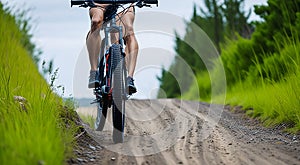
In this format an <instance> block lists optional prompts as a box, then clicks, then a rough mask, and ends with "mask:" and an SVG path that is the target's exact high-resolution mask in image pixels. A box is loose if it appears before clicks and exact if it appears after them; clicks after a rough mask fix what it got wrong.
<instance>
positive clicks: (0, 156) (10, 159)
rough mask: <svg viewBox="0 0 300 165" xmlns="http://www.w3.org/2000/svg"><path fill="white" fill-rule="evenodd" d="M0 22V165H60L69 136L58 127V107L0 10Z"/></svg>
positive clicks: (12, 24)
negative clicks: (21, 99)
mask: <svg viewBox="0 0 300 165" xmlns="http://www.w3.org/2000/svg"><path fill="white" fill-rule="evenodd" d="M0 22H1V24H0V36H1V38H0V50H1V51H0V59H1V60H0V139H1V141H0V164H63V163H64V162H65V160H66V157H67V156H68V154H70V151H71V149H72V148H71V143H72V135H73V132H74V129H73V128H72V127H69V128H70V129H69V130H68V129H65V128H64V127H63V125H64V121H62V119H61V118H60V116H61V114H63V113H67V112H65V111H66V108H63V106H64V102H63V100H62V99H61V98H60V97H58V96H57V95H55V94H54V93H53V92H52V90H51V88H50V87H49V86H48V84H47V82H46V81H45V80H44V78H43V77H42V76H41V75H40V73H39V72H38V69H37V68H36V65H35V63H34V61H33V59H32V58H31V56H30V55H29V54H28V51H27V50H26V48H24V46H23V44H22V43H21V42H22V36H23V34H22V33H21V32H20V29H18V26H17V25H16V22H15V19H14V18H13V17H11V16H10V14H9V13H8V12H7V11H3V10H2V9H0ZM15 96H22V97H24V98H25V99H26V101H20V100H16V99H14V97H15ZM21 104H22V105H21Z"/></svg>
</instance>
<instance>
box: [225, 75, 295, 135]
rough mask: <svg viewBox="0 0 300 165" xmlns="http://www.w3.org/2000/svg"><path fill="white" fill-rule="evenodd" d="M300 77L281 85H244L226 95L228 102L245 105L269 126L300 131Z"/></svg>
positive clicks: (287, 79)
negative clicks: (284, 125) (288, 127)
mask: <svg viewBox="0 0 300 165" xmlns="http://www.w3.org/2000/svg"><path fill="white" fill-rule="evenodd" d="M299 80H300V74H299V73H297V74H294V75H291V76H289V77H287V78H286V79H285V80H282V81H281V82H279V83H268V84H267V83H266V84H264V85H254V84H249V83H245V82H244V83H242V84H240V85H237V86H235V87H234V88H232V89H231V90H230V91H229V92H228V93H227V95H226V97H227V100H226V102H227V103H228V104H231V105H242V106H243V107H244V109H246V110H247V109H251V110H248V111H247V113H248V114H249V115H250V116H252V117H259V118H260V119H261V120H262V121H263V122H264V123H265V124H266V125H268V126H272V125H277V124H281V123H287V124H290V125H291V126H292V127H293V128H292V129H291V131H293V132H297V131H299V130H300V127H299V126H300V110H299V108H300V96H299V92H300V81H299Z"/></svg>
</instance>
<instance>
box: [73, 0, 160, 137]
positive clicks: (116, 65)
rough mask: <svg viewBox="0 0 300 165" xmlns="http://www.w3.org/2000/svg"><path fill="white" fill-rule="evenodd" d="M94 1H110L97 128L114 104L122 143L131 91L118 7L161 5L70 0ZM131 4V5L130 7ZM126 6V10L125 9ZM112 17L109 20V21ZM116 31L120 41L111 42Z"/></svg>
mask: <svg viewBox="0 0 300 165" xmlns="http://www.w3.org/2000/svg"><path fill="white" fill-rule="evenodd" d="M95 3H99V4H110V5H109V8H106V12H105V15H104V20H103V22H104V23H103V26H102V29H104V33H105V37H104V39H103V40H102V42H101V49H100V55H99V60H98V62H99V63H98V73H99V74H98V78H99V81H100V85H99V86H97V87H95V89H94V94H95V96H96V99H95V100H94V102H93V103H97V118H96V121H95V130H96V131H102V130H103V128H104V125H105V120H106V117H107V110H108V108H112V119H113V141H114V143H123V141H124V127H125V101H126V100H128V98H129V96H130V93H128V91H127V90H126V87H127V84H126V83H127V81H126V78H127V71H126V65H125V59H124V58H125V51H124V50H125V49H124V41H123V34H122V33H123V31H122V26H121V25H120V26H118V25H117V24H116V16H117V15H118V14H119V13H118V12H117V11H118V9H119V8H123V9H124V10H125V9H126V8H124V7H123V5H124V4H129V3H131V4H134V6H137V7H139V8H142V7H151V5H149V4H156V5H158V1H157V0H71V6H73V5H78V6H79V7H84V8H86V7H97V5H96V4H95ZM128 8H129V7H128ZM124 10H123V11H124ZM109 21H110V22H109ZM111 33H117V34H118V36H119V38H118V42H117V43H113V44H110V43H109V39H108V38H109V34H111Z"/></svg>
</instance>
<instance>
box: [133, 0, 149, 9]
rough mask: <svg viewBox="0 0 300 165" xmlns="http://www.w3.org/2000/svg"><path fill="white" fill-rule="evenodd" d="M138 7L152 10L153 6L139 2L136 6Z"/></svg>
mask: <svg viewBox="0 0 300 165" xmlns="http://www.w3.org/2000/svg"><path fill="white" fill-rule="evenodd" d="M136 6H137V7H139V8H142V7H150V8H151V5H149V4H146V3H144V2H143V1H139V2H138V3H137V4H136Z"/></svg>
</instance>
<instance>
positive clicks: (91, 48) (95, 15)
mask: <svg viewBox="0 0 300 165" xmlns="http://www.w3.org/2000/svg"><path fill="white" fill-rule="evenodd" d="M90 17H91V29H90V31H89V33H88V36H87V40H86V45H87V49H88V53H89V59H90V65H91V71H96V70H97V65H98V55H99V52H100V42H101V37H100V33H99V32H100V27H101V25H102V22H103V17H104V10H103V9H98V8H91V9H90Z"/></svg>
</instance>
